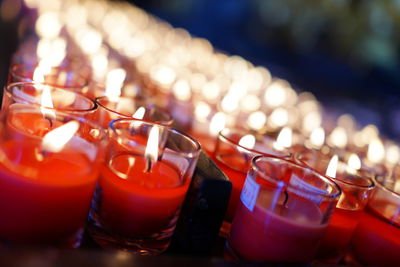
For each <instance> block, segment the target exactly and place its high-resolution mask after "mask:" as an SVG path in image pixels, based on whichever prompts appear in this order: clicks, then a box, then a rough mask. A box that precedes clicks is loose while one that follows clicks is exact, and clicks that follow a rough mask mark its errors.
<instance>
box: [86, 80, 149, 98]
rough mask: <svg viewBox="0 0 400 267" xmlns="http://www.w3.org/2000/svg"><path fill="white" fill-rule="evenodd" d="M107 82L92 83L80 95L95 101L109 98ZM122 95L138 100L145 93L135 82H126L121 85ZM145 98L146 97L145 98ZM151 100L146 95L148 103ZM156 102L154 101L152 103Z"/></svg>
mask: <svg viewBox="0 0 400 267" xmlns="http://www.w3.org/2000/svg"><path fill="white" fill-rule="evenodd" d="M105 84H106V82H96V81H91V82H89V84H88V86H85V87H84V88H83V89H82V90H81V91H80V93H82V94H83V95H84V96H86V97H88V98H90V99H93V100H94V99H95V98H97V97H101V96H107V88H106V85H105ZM120 89H121V90H120V95H119V96H122V97H132V98H138V97H141V96H142V95H144V93H145V92H144V91H143V89H142V87H141V86H140V85H139V84H137V83H136V82H133V81H124V83H123V84H122V85H121V88H120ZM113 90H116V88H113ZM143 98H144V97H143ZM150 99H152V97H151V96H150V95H149V96H147V95H146V100H147V103H149V102H150ZM152 102H154V101H152Z"/></svg>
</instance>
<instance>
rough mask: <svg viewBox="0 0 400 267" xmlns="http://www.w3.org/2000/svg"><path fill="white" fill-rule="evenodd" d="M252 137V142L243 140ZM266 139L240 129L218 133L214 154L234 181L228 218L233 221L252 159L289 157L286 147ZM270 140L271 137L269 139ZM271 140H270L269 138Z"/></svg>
mask: <svg viewBox="0 0 400 267" xmlns="http://www.w3.org/2000/svg"><path fill="white" fill-rule="evenodd" d="M246 139H251V140H253V141H254V142H253V141H250V144H246V142H244V141H243V140H246ZM265 140H266V139H265V138H261V140H260V139H258V138H257V137H256V136H255V135H251V134H250V132H248V131H244V130H239V129H224V130H223V131H221V132H220V133H219V135H218V141H217V145H216V149H215V152H214V154H213V155H212V156H213V159H214V160H215V162H216V164H217V165H218V167H220V168H221V170H222V171H223V172H224V173H225V174H226V175H227V176H228V178H229V180H230V181H231V182H232V192H231V196H230V200H229V206H228V211H227V213H226V220H227V221H229V222H231V221H232V219H233V216H234V214H235V210H236V208H237V206H238V204H239V202H240V200H239V198H240V192H241V191H242V188H243V184H244V181H245V178H246V173H247V171H248V169H249V167H250V162H251V159H252V158H253V157H254V156H255V155H260V154H264V155H268V154H269V155H275V156H279V157H289V155H290V154H289V152H288V151H287V150H286V149H282V150H278V149H276V148H274V147H273V144H272V142H264V141H265ZM268 140H269V139H268ZM269 141H270V140H269Z"/></svg>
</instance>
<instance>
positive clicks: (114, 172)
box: [88, 119, 200, 255]
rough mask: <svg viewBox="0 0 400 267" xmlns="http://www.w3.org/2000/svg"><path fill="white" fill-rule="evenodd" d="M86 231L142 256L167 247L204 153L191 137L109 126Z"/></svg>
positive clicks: (119, 123)
mask: <svg viewBox="0 0 400 267" xmlns="http://www.w3.org/2000/svg"><path fill="white" fill-rule="evenodd" d="M109 132H110V142H109V145H108V147H107V156H106V161H105V164H104V166H103V167H102V170H101V176H100V178H99V182H98V187H97V190H96V194H95V197H94V200H93V203H92V209H91V211H90V214H89V221H88V229H89V233H90V234H91V236H92V237H93V239H94V240H95V241H96V242H97V243H98V244H100V245H101V246H103V247H106V248H118V249H123V250H126V251H130V252H133V253H136V254H142V255H154V254H159V253H161V252H163V251H164V250H165V249H167V247H168V245H169V243H170V238H171V236H172V234H173V231H174V229H175V225H176V222H177V219H178V216H179V213H180V209H181V205H182V203H183V201H184V198H185V194H186V191H187V189H188V186H189V184H190V181H191V178H192V175H193V171H194V169H195V167H196V163H197V159H198V157H199V154H200V145H199V144H198V143H197V141H195V140H194V139H192V138H191V137H189V136H187V135H185V134H182V133H181V132H178V131H176V130H174V129H172V128H168V127H166V126H162V125H161V124H156V123H150V122H145V121H140V120H135V119H118V120H114V121H112V122H111V123H110V127H109Z"/></svg>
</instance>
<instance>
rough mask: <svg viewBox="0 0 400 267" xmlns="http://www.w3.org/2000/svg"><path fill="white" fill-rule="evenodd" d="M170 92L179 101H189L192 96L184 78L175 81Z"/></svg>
mask: <svg viewBox="0 0 400 267" xmlns="http://www.w3.org/2000/svg"><path fill="white" fill-rule="evenodd" d="M172 92H173V94H174V96H175V98H176V99H178V100H180V101H189V100H190V98H191V96H192V92H191V88H190V84H189V82H187V81H186V80H179V81H177V82H176V83H175V84H174V86H173V88H172Z"/></svg>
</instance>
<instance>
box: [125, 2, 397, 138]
mask: <svg viewBox="0 0 400 267" xmlns="http://www.w3.org/2000/svg"><path fill="white" fill-rule="evenodd" d="M131 2H133V3H135V4H136V5H137V6H139V7H142V8H144V9H145V10H147V11H148V12H150V13H152V14H153V15H156V16H158V17H160V18H161V19H163V20H166V21H167V22H169V23H171V24H172V25H173V26H174V27H181V28H184V29H186V30H188V31H189V32H190V33H191V34H192V35H194V36H198V37H203V38H206V39H208V40H209V41H210V42H211V43H212V44H213V46H215V47H216V48H217V49H219V50H222V51H224V52H226V53H228V54H232V55H240V56H242V57H244V58H245V59H247V60H249V61H251V62H252V63H253V64H255V65H262V66H265V67H267V68H268V69H269V70H270V71H271V73H272V75H273V76H276V77H280V78H284V79H287V80H288V81H289V82H290V83H291V84H292V86H293V87H294V88H296V89H298V90H301V91H311V92H312V93H314V94H315V95H316V96H317V98H318V99H319V100H320V101H321V102H322V103H323V105H324V107H325V108H326V109H327V110H328V112H334V113H335V114H341V113H350V114H352V115H353V116H355V118H356V120H357V121H358V122H359V124H360V125H361V126H364V125H366V124H368V123H373V124H376V125H377V126H378V127H379V128H380V130H381V131H382V132H383V133H384V134H386V135H388V136H389V137H391V138H395V139H396V138H397V136H399V135H400V123H398V122H400V118H399V115H400V107H399V103H400V94H399V88H400V75H399V73H400V72H399V70H400V66H399V38H400V32H399V29H400V1H395V0H393V1H386V0H380V1H374V0H365V1H355V0H325V1H317V0H218V1H215V0H170V1H162V0H131Z"/></svg>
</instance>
